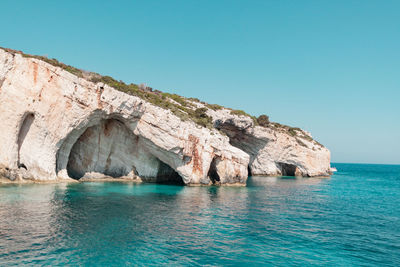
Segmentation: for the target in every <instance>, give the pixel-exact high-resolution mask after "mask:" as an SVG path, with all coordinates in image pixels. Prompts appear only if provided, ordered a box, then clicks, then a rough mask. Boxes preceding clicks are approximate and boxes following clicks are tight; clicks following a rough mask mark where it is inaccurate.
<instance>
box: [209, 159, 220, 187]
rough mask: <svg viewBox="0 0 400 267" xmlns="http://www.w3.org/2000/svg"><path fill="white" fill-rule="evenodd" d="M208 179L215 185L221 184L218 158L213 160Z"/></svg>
mask: <svg viewBox="0 0 400 267" xmlns="http://www.w3.org/2000/svg"><path fill="white" fill-rule="evenodd" d="M208 177H209V178H210V180H211V182H212V183H213V184H216V183H219V182H220V177H219V175H218V172H217V158H216V157H215V158H213V160H212V161H211V164H210V169H209V170H208Z"/></svg>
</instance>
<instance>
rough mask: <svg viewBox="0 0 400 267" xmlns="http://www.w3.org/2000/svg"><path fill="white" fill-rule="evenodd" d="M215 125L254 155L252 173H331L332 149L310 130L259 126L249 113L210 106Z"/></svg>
mask: <svg viewBox="0 0 400 267" xmlns="http://www.w3.org/2000/svg"><path fill="white" fill-rule="evenodd" d="M209 113H210V115H211V116H212V117H213V120H214V126H215V127H216V128H218V129H220V130H221V131H223V132H224V133H226V134H227V136H228V137H229V139H230V143H231V144H232V145H233V146H235V147H237V148H240V149H241V150H243V151H245V152H246V153H247V154H248V155H250V163H249V171H250V174H251V175H285V176H308V177H310V176H328V175H330V174H331V170H330V152H329V150H328V149H327V148H325V147H324V146H323V145H321V144H319V143H318V142H316V141H315V140H313V138H312V137H311V135H310V134H309V133H308V132H305V131H303V130H301V129H299V128H290V127H288V126H283V125H280V124H275V123H270V124H269V125H268V126H267V127H261V126H255V123H254V120H253V119H252V118H250V117H248V116H237V115H232V114H231V112H230V111H229V110H227V109H220V110H217V111H213V110H209Z"/></svg>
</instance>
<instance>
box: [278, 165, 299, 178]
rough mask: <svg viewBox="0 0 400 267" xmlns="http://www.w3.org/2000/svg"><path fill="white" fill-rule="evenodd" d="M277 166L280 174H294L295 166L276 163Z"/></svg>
mask: <svg viewBox="0 0 400 267" xmlns="http://www.w3.org/2000/svg"><path fill="white" fill-rule="evenodd" d="M278 167H279V169H280V170H281V174H282V176H296V174H297V166H296V165H293V164H288V163H282V162H280V163H278Z"/></svg>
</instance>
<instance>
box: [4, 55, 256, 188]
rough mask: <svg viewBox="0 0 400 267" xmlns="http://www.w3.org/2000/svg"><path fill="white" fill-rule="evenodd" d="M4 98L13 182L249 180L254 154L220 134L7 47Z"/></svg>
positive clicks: (7, 160)
mask: <svg viewBox="0 0 400 267" xmlns="http://www.w3.org/2000/svg"><path fill="white" fill-rule="evenodd" d="M0 101H1V103H2V105H1V107H0V119H1V122H2V126H1V132H0V142H1V144H2V145H1V149H0V172H1V174H2V175H3V176H5V177H8V178H9V179H11V180H15V179H33V180H56V179H69V178H79V177H82V176H85V175H86V176H91V177H95V176H96V175H95V174H96V173H97V174H98V173H102V174H105V175H109V176H113V177H120V176H128V177H132V176H133V175H138V176H140V177H141V178H143V179H144V180H146V179H147V180H155V181H165V180H167V181H168V180H170V179H172V180H174V179H175V180H176V179H177V177H179V178H180V179H181V180H182V181H183V182H184V183H185V184H210V183H211V182H212V181H211V180H212V179H213V180H215V177H216V176H218V179H217V180H219V181H218V182H219V183H221V184H236V183H240V184H244V183H245V182H246V179H247V165H248V161H249V156H248V155H247V154H246V153H245V152H243V151H241V150H240V149H238V148H236V147H234V146H232V145H230V144H229V139H228V138H227V137H226V136H223V135H221V134H220V133H219V132H218V131H217V130H214V129H213V130H210V129H207V128H204V127H200V126H198V125H196V124H195V123H193V122H191V121H181V120H180V119H179V118H178V117H176V116H175V115H173V114H172V113H171V112H170V111H168V110H164V109H161V108H159V107H156V106H154V105H152V104H150V103H148V102H146V101H144V100H142V99H140V98H138V97H135V96H131V95H128V94H125V93H123V92H119V91H117V90H115V89H113V88H111V87H109V86H107V85H105V84H103V83H97V84H94V83H92V82H89V81H86V80H84V79H82V78H78V77H76V76H75V75H73V74H71V73H69V72H67V71H65V70H63V69H61V68H58V67H54V66H52V65H50V64H48V63H46V62H43V61H40V60H38V59H33V58H26V57H22V56H21V55H19V54H12V53H8V52H5V51H4V50H2V49H0ZM215 162H216V163H215ZM212 163H213V164H212ZM211 165H213V170H214V169H215V170H214V171H212V172H210V173H214V175H211V176H213V177H214V178H213V177H211V178H210V175H209V170H210V166H211ZM215 174H217V175H215Z"/></svg>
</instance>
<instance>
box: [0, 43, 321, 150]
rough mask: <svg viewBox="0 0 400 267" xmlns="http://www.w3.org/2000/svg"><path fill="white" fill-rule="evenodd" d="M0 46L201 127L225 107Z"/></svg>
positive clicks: (257, 121)
mask: <svg viewBox="0 0 400 267" xmlns="http://www.w3.org/2000/svg"><path fill="white" fill-rule="evenodd" d="M0 49H3V50H5V51H6V52H9V53H12V54H20V55H22V56H23V57H27V58H36V59H39V60H42V61H44V62H47V63H49V64H51V65H53V66H55V67H59V68H62V69H64V70H66V71H68V72H70V73H72V74H74V75H76V76H78V77H80V78H83V79H86V80H88V81H91V82H94V83H99V82H102V83H104V84H107V85H109V86H110V87H113V88H115V89H116V90H118V91H121V92H124V93H127V94H130V95H134V96H137V97H140V98H142V99H143V100H146V101H147V102H150V103H151V104H153V105H155V106H158V107H160V108H163V109H168V110H170V111H171V112H172V113H173V114H174V115H176V116H178V117H179V118H180V119H182V120H183V121H186V120H191V121H193V122H195V123H196V124H198V125H200V126H203V127H207V128H209V129H211V128H213V124H212V118H211V117H210V116H208V115H207V108H208V109H211V110H214V111H217V110H221V109H224V108H225V107H223V106H221V105H218V104H208V103H205V102H202V101H200V100H199V99H197V98H185V97H182V96H179V95H176V94H170V93H165V92H161V91H159V90H153V89H152V88H151V87H147V86H143V85H137V84H134V83H130V84H126V83H124V82H123V81H121V80H120V81H118V80H115V79H114V78H112V77H110V76H103V75H100V74H98V73H95V72H88V71H84V70H81V69H78V68H75V67H73V66H70V65H67V64H64V63H62V62H59V61H58V60H57V59H55V58H52V59H49V58H47V57H45V56H37V55H30V54H25V53H23V52H22V51H19V50H14V49H9V48H2V47H0ZM193 102H197V103H201V104H203V105H204V106H205V107H206V108H205V107H204V108H197V107H196V105H194V104H193ZM230 113H231V114H232V115H237V116H246V117H249V118H251V119H252V120H253V122H254V125H255V126H262V127H269V128H274V129H277V130H280V131H283V132H286V133H288V134H289V135H290V136H292V137H296V140H298V142H299V144H300V145H303V146H305V144H304V143H303V142H302V141H300V139H299V138H302V139H305V140H307V141H310V142H312V141H314V142H315V143H317V144H319V145H321V144H320V143H318V142H317V141H315V140H314V139H313V138H311V137H310V136H309V135H307V134H304V132H303V131H302V130H301V129H300V128H297V127H290V126H287V125H283V124H280V123H277V122H270V121H269V117H268V116H267V115H260V116H259V117H258V118H257V117H255V116H252V115H250V114H248V113H246V112H245V111H243V110H233V109H230ZM299 133H302V134H300V135H299ZM321 146H322V145H321Z"/></svg>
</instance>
